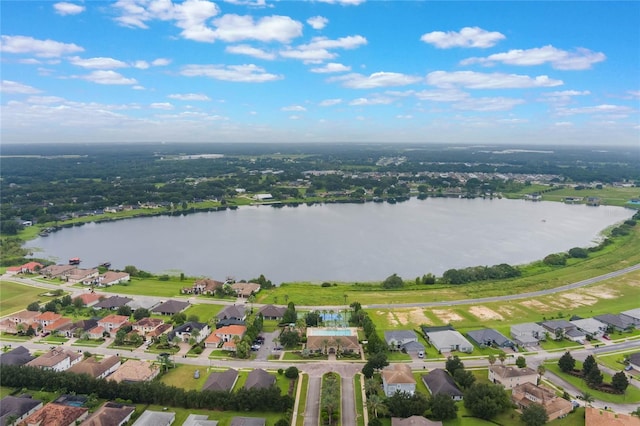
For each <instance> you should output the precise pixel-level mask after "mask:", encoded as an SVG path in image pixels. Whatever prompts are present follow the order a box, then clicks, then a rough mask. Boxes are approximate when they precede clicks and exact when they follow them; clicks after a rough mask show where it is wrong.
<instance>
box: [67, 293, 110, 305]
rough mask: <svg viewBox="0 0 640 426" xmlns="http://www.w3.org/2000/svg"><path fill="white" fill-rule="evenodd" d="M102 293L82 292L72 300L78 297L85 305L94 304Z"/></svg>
mask: <svg viewBox="0 0 640 426" xmlns="http://www.w3.org/2000/svg"><path fill="white" fill-rule="evenodd" d="M103 297H104V295H102V294H98V293H83V294H81V295H80V296H76V297H75V298H74V299H73V300H76V299H80V300H81V301H82V304H83V305H84V306H87V307H91V306H94V305H95V304H97V303H98V302H100V299H101V298H103Z"/></svg>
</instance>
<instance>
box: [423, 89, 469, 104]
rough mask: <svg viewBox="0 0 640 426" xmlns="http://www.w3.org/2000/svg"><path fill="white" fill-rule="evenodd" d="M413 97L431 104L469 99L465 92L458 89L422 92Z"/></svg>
mask: <svg viewBox="0 0 640 426" xmlns="http://www.w3.org/2000/svg"><path fill="white" fill-rule="evenodd" d="M415 95H416V98H418V99H420V100H423V101H432V102H458V101H461V100H463V99H467V98H468V97H469V94H468V93H467V92H463V91H462V90H458V89H438V90H422V91H420V92H416V94H415Z"/></svg>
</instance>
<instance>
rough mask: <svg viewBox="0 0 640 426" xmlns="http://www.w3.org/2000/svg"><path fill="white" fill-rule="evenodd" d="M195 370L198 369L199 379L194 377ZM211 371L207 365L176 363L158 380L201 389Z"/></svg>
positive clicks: (176, 385)
mask: <svg viewBox="0 0 640 426" xmlns="http://www.w3.org/2000/svg"><path fill="white" fill-rule="evenodd" d="M196 370H199V371H200V378H199V379H195V378H194V373H195V371H196ZM211 371H213V370H209V369H208V368H207V367H203V366H198V365H185V364H177V365H176V367H175V368H171V369H169V371H167V372H166V373H165V374H163V375H162V377H161V378H160V381H161V382H162V383H164V384H166V385H169V386H175V387H178V388H183V389H187V390H194V389H195V390H201V389H202V386H203V385H204V384H205V382H206V381H207V378H208V377H209V373H210V372H211ZM216 371H222V370H216Z"/></svg>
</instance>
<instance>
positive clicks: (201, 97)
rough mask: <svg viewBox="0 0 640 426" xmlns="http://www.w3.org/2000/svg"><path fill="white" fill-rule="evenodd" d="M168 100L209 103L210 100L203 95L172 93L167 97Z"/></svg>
mask: <svg viewBox="0 0 640 426" xmlns="http://www.w3.org/2000/svg"><path fill="white" fill-rule="evenodd" d="M168 98H169V99H177V100H179V101H210V100H211V98H209V96H207V95H205V94H203V93H174V94H172V95H169V96H168Z"/></svg>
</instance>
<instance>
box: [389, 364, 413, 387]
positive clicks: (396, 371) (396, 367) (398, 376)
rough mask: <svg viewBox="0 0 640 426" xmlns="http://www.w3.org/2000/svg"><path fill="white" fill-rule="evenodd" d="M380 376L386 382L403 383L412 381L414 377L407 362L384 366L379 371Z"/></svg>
mask: <svg viewBox="0 0 640 426" xmlns="http://www.w3.org/2000/svg"><path fill="white" fill-rule="evenodd" d="M381 374H382V378H383V379H384V381H385V382H386V383H388V384H403V383H414V384H415V382H416V379H414V378H413V374H412V373H411V367H409V365H408V364H393V365H391V366H389V367H386V368H385V369H384V370H382V372H381Z"/></svg>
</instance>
